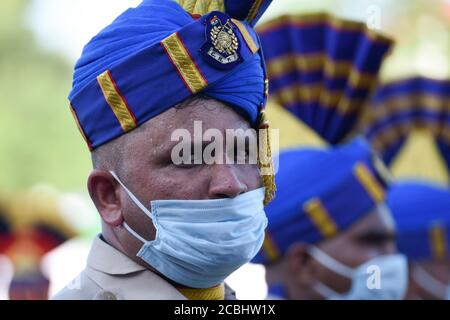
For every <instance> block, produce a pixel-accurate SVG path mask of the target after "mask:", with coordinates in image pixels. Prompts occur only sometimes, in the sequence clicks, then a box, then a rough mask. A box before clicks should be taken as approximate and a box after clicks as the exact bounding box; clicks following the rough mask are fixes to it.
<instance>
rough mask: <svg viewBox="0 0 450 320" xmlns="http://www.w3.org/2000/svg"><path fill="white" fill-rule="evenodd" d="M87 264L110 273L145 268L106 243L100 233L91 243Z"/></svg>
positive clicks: (136, 270)
mask: <svg viewBox="0 0 450 320" xmlns="http://www.w3.org/2000/svg"><path fill="white" fill-rule="evenodd" d="M87 265H88V266H89V267H91V268H93V269H95V270H98V271H101V272H104V273H107V274H111V275H125V274H130V273H134V272H138V271H143V270H147V269H146V268H145V267H144V266H142V265H140V264H138V263H136V262H134V261H133V260H132V259H131V258H130V257H128V256H126V255H125V254H123V253H122V252H120V251H119V250H117V249H116V248H114V247H113V246H111V245H109V244H108V243H106V242H105V241H104V240H102V239H101V237H100V235H98V236H97V237H96V238H95V239H94V241H93V243H92V248H91V251H90V252H89V256H88V260H87Z"/></svg>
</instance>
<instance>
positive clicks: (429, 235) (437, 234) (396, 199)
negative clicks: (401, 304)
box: [387, 181, 450, 300]
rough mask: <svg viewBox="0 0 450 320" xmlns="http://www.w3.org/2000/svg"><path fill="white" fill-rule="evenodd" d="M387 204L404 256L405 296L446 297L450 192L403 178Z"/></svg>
mask: <svg viewBox="0 0 450 320" xmlns="http://www.w3.org/2000/svg"><path fill="white" fill-rule="evenodd" d="M387 203H388V205H389V207H390V208H391V210H392V214H393V216H394V219H395V221H396V224H397V243H398V250H399V251H400V252H402V253H403V254H405V255H406V256H407V257H408V261H409V270H410V277H409V287H408V294H407V299H434V300H436V299H444V300H450V236H449V230H450V191H449V190H448V188H444V187H442V186H439V185H434V184H432V183H425V182H415V181H403V182H399V183H397V184H395V185H394V186H393V187H392V189H391V190H390V191H389V194H388V197H387Z"/></svg>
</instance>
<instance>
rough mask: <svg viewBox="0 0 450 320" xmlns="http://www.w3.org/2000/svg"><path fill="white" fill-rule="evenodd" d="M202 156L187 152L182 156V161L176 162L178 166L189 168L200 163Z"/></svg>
mask: <svg viewBox="0 0 450 320" xmlns="http://www.w3.org/2000/svg"><path fill="white" fill-rule="evenodd" d="M202 163H203V161H202V157H197V156H196V155H195V154H193V153H192V154H189V155H186V156H183V157H182V162H181V163H179V164H177V165H176V166H177V167H180V168H191V167H195V166H198V165H200V164H202Z"/></svg>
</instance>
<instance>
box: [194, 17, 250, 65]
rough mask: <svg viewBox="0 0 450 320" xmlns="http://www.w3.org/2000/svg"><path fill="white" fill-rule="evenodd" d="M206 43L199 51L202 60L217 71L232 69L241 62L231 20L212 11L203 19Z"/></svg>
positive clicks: (239, 48)
mask: <svg viewBox="0 0 450 320" xmlns="http://www.w3.org/2000/svg"><path fill="white" fill-rule="evenodd" d="M204 23H205V25H206V26H205V29H206V30H205V32H206V42H205V44H204V45H203V46H202V48H201V49H200V52H201V54H202V57H203V59H204V60H205V61H206V62H208V63H209V64H211V65H212V66H214V67H216V68H219V69H232V68H234V67H235V66H236V65H238V64H239V63H241V62H242V61H243V59H242V57H241V54H240V50H241V43H240V40H239V37H238V36H237V35H236V26H235V25H234V23H233V22H232V21H231V18H230V17H229V16H228V15H227V14H225V13H223V12H219V11H213V12H211V13H210V14H208V15H207V16H206V17H205V18H204Z"/></svg>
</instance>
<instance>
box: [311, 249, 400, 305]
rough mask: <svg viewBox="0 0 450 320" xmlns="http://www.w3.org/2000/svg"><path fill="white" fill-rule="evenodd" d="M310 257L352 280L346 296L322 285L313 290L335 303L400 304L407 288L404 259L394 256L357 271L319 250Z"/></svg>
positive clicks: (373, 262)
mask: <svg viewBox="0 0 450 320" xmlns="http://www.w3.org/2000/svg"><path fill="white" fill-rule="evenodd" d="M310 254H311V256H312V257H314V258H315V259H316V260H317V261H318V262H319V263H320V264H322V265H323V266H325V267H327V268H328V269H330V270H332V271H334V272H336V273H337V274H339V275H341V276H344V277H346V278H349V279H351V280H352V284H351V288H350V290H349V291H348V292H347V293H343V294H341V293H338V292H336V291H334V290H333V289H331V288H329V287H328V286H326V285H324V284H323V283H320V282H318V283H316V285H315V286H314V289H315V290H316V291H317V292H318V293H319V294H320V295H322V296H323V297H325V298H327V299H333V300H400V299H403V297H404V296H405V294H406V289H407V287H408V262H407V259H406V257H405V256H404V255H402V254H393V255H385V256H379V257H376V258H374V259H371V260H369V261H367V262H365V263H364V264H362V265H360V266H358V267H357V268H350V267H348V266H346V265H344V264H342V263H340V262H339V261H337V260H335V259H334V258H332V257H330V256H329V255H328V254H326V253H325V252H323V251H322V250H320V249H319V248H317V247H312V249H311V250H310Z"/></svg>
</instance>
